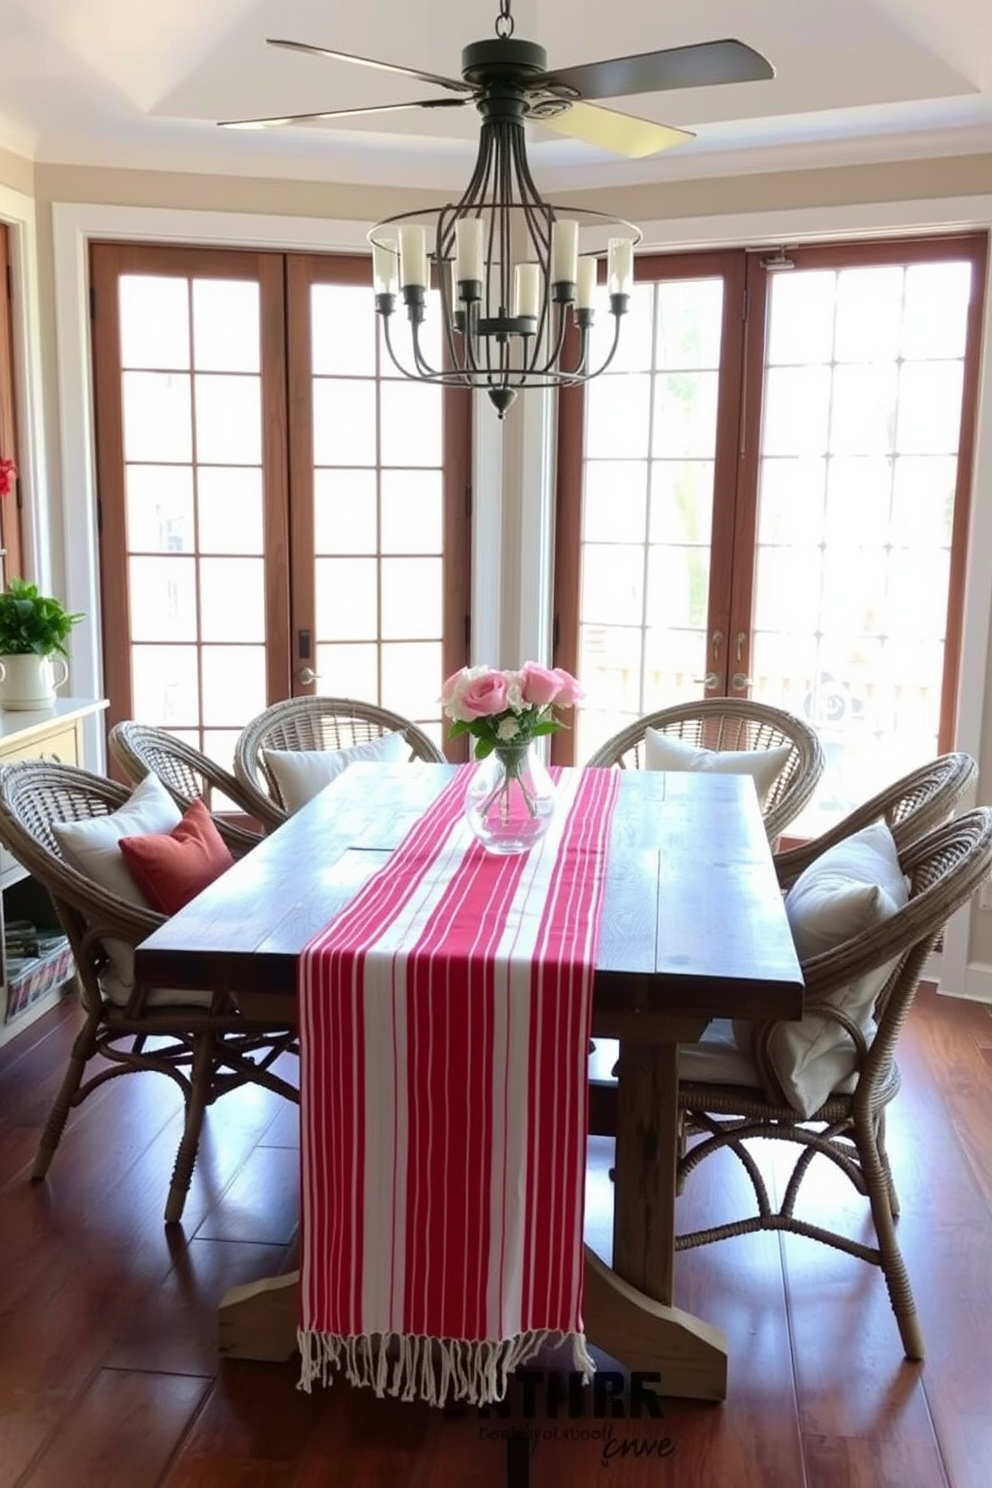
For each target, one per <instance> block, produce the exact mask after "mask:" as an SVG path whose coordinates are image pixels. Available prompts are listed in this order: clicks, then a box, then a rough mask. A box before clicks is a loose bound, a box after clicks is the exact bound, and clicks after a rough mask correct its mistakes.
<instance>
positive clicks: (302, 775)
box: [262, 733, 410, 816]
mask: <svg viewBox="0 0 992 1488" xmlns="http://www.w3.org/2000/svg"><path fill="white" fill-rule="evenodd" d="M262 754H263V755H264V757H265V763H266V765H267V766H268V767H269V769H270V770H271V771H272V775H273V777H274V779H275V782H276V785H277V786H278V788H279V795H280V796H281V798H282V804H283V805H284V806H285V808H286V810H287V811H288V812H289V814H290V815H291V816H292V814H293V812H294V811H299V809H300V807H301V806H305V805H306V804H307V802H308V801H312V800H313V798H314V796H316V795H318V794H319V793H320V792H321V791H322V790H323V789H324V787H325V785H330V783H331V781H332V780H336V779H337V777H338V776H339V775H340V774H341V772H342V771H343V770H347V768H348V766H349V765H353V764H354V763H355V762H356V761H357V760H378V761H379V762H380V763H398V762H401V761H403V760H406V759H409V757H410V746H409V744H408V743H407V742H406V739H405V738H404V737H403V735H402V734H401V733H392V734H382V735H381V736H380V737H379V738H378V739H369V740H367V742H366V743H364V744H352V745H350V746H349V747H348V748H347V749H263V750H262Z"/></svg>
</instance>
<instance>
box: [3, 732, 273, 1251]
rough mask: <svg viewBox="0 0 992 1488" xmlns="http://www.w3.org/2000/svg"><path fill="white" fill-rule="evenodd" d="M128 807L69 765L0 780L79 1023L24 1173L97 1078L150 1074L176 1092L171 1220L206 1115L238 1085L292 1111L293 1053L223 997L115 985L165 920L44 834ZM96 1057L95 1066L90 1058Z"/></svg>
mask: <svg viewBox="0 0 992 1488" xmlns="http://www.w3.org/2000/svg"><path fill="white" fill-rule="evenodd" d="M128 799H129V792H128V790H127V788H126V787H125V786H122V785H119V784H118V783H117V782H116V781H114V780H109V779H107V778H106V777H104V776H100V775H93V774H90V773H89V772H88V771H86V770H82V769H79V768H77V767H76V766H74V765H61V764H53V763H49V762H48V761H42V760H23V761H18V762H17V763H15V764H11V765H7V766H5V767H4V768H3V769H2V770H0V841H2V842H3V843H4V845H5V846H6V847H7V848H8V849H9V850H10V851H11V852H12V853H13V854H14V856H15V857H16V858H17V859H18V860H19V862H20V863H21V864H22V865H23V866H24V867H25V868H26V869H27V870H28V872H29V873H30V874H32V875H33V877H34V878H35V879H36V880H37V882H38V883H39V884H41V886H42V887H43V888H44V889H45V890H47V892H48V896H49V898H50V899H51V902H52V905H53V907H54V910H55V913H56V915H57V916H58V919H59V922H60V924H61V926H62V928H63V930H64V932H65V934H66V935H67V936H68V938H69V943H70V945H71V947H72V952H73V956H74V958H75V964H76V973H77V983H78V988H79V992H80V1000H81V1003H82V1007H83V1011H84V1014H85V1020H84V1022H83V1025H82V1027H81V1028H80V1030H79V1033H78V1034H77V1036H76V1039H75V1042H74V1043H73V1046H72V1053H71V1055H70V1059H69V1065H68V1068H67V1069H66V1072H65V1076H64V1077H63V1080H62V1084H61V1087H60V1089H59V1092H58V1094H57V1096H56V1098H55V1102H54V1104H53V1106H52V1108H51V1112H50V1114H49V1116H48V1120H47V1122H46V1124H45V1127H44V1130H43V1133H42V1136H41V1141H40V1144H39V1147H38V1151H37V1155H36V1157H35V1161H34V1167H33V1170H32V1175H31V1176H32V1178H34V1179H36V1180H40V1179H42V1178H43V1177H44V1176H45V1174H46V1173H47V1171H48V1168H49V1165H50V1163H51V1161H52V1158H53V1156H54V1154H55V1151H56V1148H57V1147H58V1145H59V1141H60V1139H61V1136H62V1132H63V1129H64V1127H65V1124H66V1121H67V1119H68V1116H69V1112H70V1110H72V1109H73V1108H74V1107H76V1106H79V1105H80V1104H81V1103H82V1102H83V1101H84V1100H85V1099H86V1097H87V1096H88V1095H90V1094H91V1093H92V1092H93V1091H94V1090H97V1089H98V1088H99V1087H100V1086H101V1085H103V1084H104V1083H105V1082H106V1081H107V1080H110V1079H113V1078H114V1077H115V1076H117V1075H122V1074H126V1073H128V1072H130V1071H134V1070H156V1071H158V1072H159V1073H161V1074H164V1075H168V1076H169V1078H170V1079H172V1080H174V1081H175V1082H176V1084H177V1085H178V1087H179V1089H180V1091H181V1092H182V1096H183V1101H184V1105H185V1120H184V1123H183V1133H182V1138H181V1140H180V1143H179V1150H178V1153H177V1155H176V1161H175V1166H174V1169H173V1174H172V1181H171V1184H170V1187H169V1195H168V1200H167V1202H166V1207H165V1219H166V1222H167V1223H172V1222H175V1221H178V1220H179V1219H180V1218H181V1217H182V1212H183V1206H184V1204H185V1200H186V1193H187V1190H188V1188H189V1185H190V1181H191V1179H192V1175H193V1167H194V1164H195V1162H196V1153H197V1147H198V1145H199V1137H200V1129H201V1126H202V1124H203V1116H204V1112H205V1110H206V1107H207V1106H208V1105H209V1104H210V1103H211V1102H212V1101H214V1100H216V1099H217V1097H218V1096H220V1095H223V1094H224V1093H225V1092H227V1091H229V1090H233V1089H236V1088H237V1087H239V1086H241V1085H245V1084H249V1083H254V1084H258V1085H263V1086H265V1087H266V1088H267V1089H269V1090H272V1091H275V1092H276V1093H278V1094H279V1095H282V1096H285V1097H286V1098H287V1099H290V1100H293V1101H298V1099H299V1095H298V1091H297V1088H296V1086H295V1085H293V1084H291V1083H290V1082H289V1081H288V1080H286V1079H284V1078H283V1077H282V1075H280V1074H279V1073H277V1071H276V1068H275V1066H276V1061H277V1060H278V1059H279V1056H280V1055H281V1054H283V1053H286V1052H289V1051H295V1050H296V1048H297V1043H296V1033H295V1029H293V1028H292V1027H290V1026H288V1025H282V1024H279V1023H276V1022H272V1021H269V1020H264V1021H262V1020H259V1021H256V1020H252V1019H248V1018H244V1017H242V1016H241V1014H240V1013H239V1011H238V1009H237V1006H236V1003H235V1001H234V999H233V998H232V996H231V995H230V994H229V993H228V992H227V991H217V992H214V993H212V994H204V993H197V992H183V991H178V990H169V989H162V988H152V987H146V986H143V985H141V984H138V983H134V982H133V976H132V983H133V984H132V985H131V986H130V989H128V987H127V985H126V984H125V985H124V986H123V987H122V985H121V983H120V979H119V978H115V977H114V975H113V969H114V968H115V967H116V968H119V967H120V965H121V957H122V955H123V956H124V957H125V958H128V957H129V956H130V953H131V951H133V948H134V947H135V946H136V945H138V944H139V942H140V941H142V940H144V939H145V938H146V937H147V936H148V935H150V934H151V932H152V931H153V930H155V929H156V928H157V927H158V926H159V925H161V924H163V923H164V922H165V919H166V916H164V915H161V914H158V913H157V912H156V911H154V910H152V909H146V908H144V907H143V906H142V905H140V904H138V903H136V902H132V901H130V900H128V899H125V898H123V897H120V896H118V895H117V894H115V893H111V892H109V891H108V890H107V889H106V888H104V887H102V886H101V884H100V883H98V882H97V881H96V880H95V879H94V878H92V877H90V876H88V875H86V874H84V873H81V872H78V871H77V870H76V869H75V868H74V867H73V866H71V864H70V863H69V862H68V860H67V859H66V857H65V855H64V854H63V851H62V848H61V846H60V844H59V841H58V838H57V836H56V834H55V832H54V831H53V824H54V823H60V822H82V821H86V820H88V819H91V818H94V817H106V816H109V815H110V814H111V813H113V812H115V811H117V810H119V809H120V808H121V807H122V806H124V805H125V803H126V802H127V801H128ZM98 1056H99V1057H98Z"/></svg>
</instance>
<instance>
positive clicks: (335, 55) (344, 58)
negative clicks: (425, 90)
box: [266, 36, 475, 93]
mask: <svg viewBox="0 0 992 1488" xmlns="http://www.w3.org/2000/svg"><path fill="white" fill-rule="evenodd" d="M266 41H267V42H268V44H269V46H277V47H288V48H289V50H290V51H292V52H310V53H312V54H313V55H314V56H316V57H330V58H331V59H332V60H333V61H335V62H353V63H355V64H356V66H358V67H373V68H375V69H377V71H379V72H394V73H396V74H397V75H398V76H399V77H408V78H416V79H417V81H418V83H435V84H436V85H437V87H439V88H450V89H451V90H452V91H453V92H455V93H472V92H474V91H475V90H474V89H473V88H472V86H471V85H470V84H469V83H463V82H462V81H461V80H460V79H459V78H449V77H441V76H439V74H438V73H436V72H420V71H418V69H417V68H416V67H397V66H396V64H395V63H394V62H376V61H374V60H373V58H371V57H355V56H353V55H352V53H351V52H334V51H331V49H330V48H329V47H322V46H311V45H310V43H309V42H306V41H283V40H282V39H281V38H279V37H276V36H268V37H266Z"/></svg>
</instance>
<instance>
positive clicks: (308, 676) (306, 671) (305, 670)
mask: <svg viewBox="0 0 992 1488" xmlns="http://www.w3.org/2000/svg"><path fill="white" fill-rule="evenodd" d="M296 675H297V677H299V679H300V681H301V682H302V683H303V685H304V687H309V686H310V685H311V684H312V683H313V682H319V681H320V676H319V674H318V673H317V672H315V671H314V669H313V667H300V670H299V671H298V672H297V674H296Z"/></svg>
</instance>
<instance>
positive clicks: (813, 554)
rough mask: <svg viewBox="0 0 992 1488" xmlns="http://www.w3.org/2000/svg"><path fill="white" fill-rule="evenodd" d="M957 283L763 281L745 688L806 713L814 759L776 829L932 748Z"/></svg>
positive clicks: (952, 446) (965, 291)
mask: <svg viewBox="0 0 992 1488" xmlns="http://www.w3.org/2000/svg"><path fill="white" fill-rule="evenodd" d="M970 275H971V268H970V265H969V264H967V263H960V262H959V263H953V262H948V263H933V264H926V265H912V266H901V265H895V266H893V265H870V266H863V267H858V268H844V269H838V270H835V271H834V270H831V271H826V272H824V271H819V270H818V271H816V272H813V271H806V270H802V269H798V270H795V271H793V272H792V273H791V274H788V275H773V276H771V277H770V280H769V295H770V304H769V326H770V336H769V341H768V349H767V365H766V371H765V381H764V397H765V401H764V409H763V418H762V432H761V447H760V467H759V484H758V550H757V555H756V581H755V582H756V588H755V597H754V607H753V625H754V633H753V639H752V651H751V659H752V677H753V684H752V691H753V695H754V696H755V697H756V698H758V699H759V700H761V701H764V702H769V703H777V704H780V705H782V706H784V707H787V708H790V709H791V710H792V711H794V712H797V713H800V714H802V715H804V716H805V717H807V718H808V719H810V721H811V722H812V723H813V724H814V725H815V726H816V728H817V729H818V731H819V733H820V737H821V739H822V742H823V746H824V750H825V753H826V756H827V770H826V773H825V776H824V779H823V781H822V782H821V785H820V788H819V789H818V791H817V793H816V796H815V797H814V801H813V804H812V805H811V806H810V807H809V808H808V809H807V810H806V812H804V814H803V816H802V817H801V818H800V819H799V820H798V821H797V822H794V823H793V824H792V826H791V827H790V829H789V830H790V832H796V833H798V834H800V835H813V834H815V833H817V832H819V831H821V830H823V828H824V827H825V826H826V825H828V824H829V823H830V822H831V821H833V820H836V819H838V818H839V817H840V816H842V815H844V814H846V813H847V812H848V811H850V810H852V809H853V807H854V806H856V805H857V804H858V803H859V802H861V801H863V800H864V799H865V798H866V797H868V796H870V795H872V794H873V793H874V792H875V791H877V790H879V789H881V787H882V786H883V785H884V784H886V783H887V782H888V781H891V780H893V779H895V778H896V777H897V776H898V775H899V774H901V773H903V772H904V771H905V770H909V769H911V768H912V767H913V766H915V765H917V764H920V763H921V762H922V761H924V760H926V759H928V758H932V757H933V756H934V755H935V754H936V753H937V750H938V729H939V721H940V700H941V687H942V678H943V647H944V640H945V635H946V624H947V609H948V576H949V571H950V567H949V566H950V547H951V527H952V519H953V505H954V489H955V479H956V473H957V455H958V445H959V439H960V429H961V400H962V387H963V375H964V350H965V335H966V317H967V309H968V297H969V286H970ZM828 328H829V330H830V336H829V340H828V337H827V330H828ZM789 456H794V457H796V458H792V459H790V458H787V457H789Z"/></svg>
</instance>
